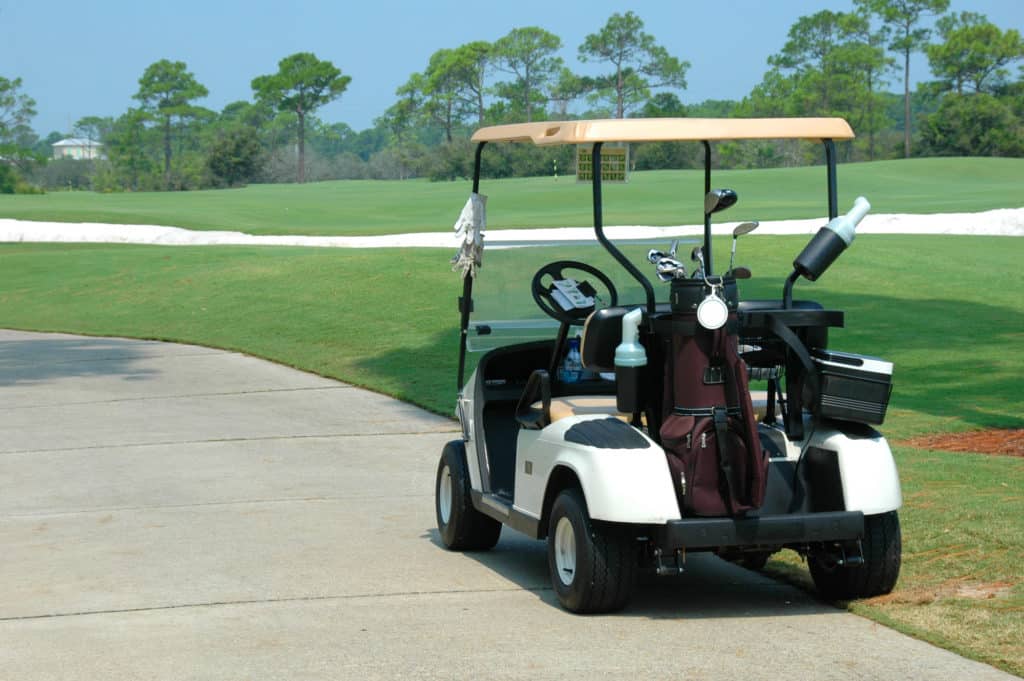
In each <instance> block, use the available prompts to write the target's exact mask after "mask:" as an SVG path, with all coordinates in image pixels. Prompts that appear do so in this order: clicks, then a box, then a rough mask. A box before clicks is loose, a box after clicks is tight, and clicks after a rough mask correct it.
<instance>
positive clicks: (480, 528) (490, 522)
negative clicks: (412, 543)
mask: <svg viewBox="0 0 1024 681" xmlns="http://www.w3.org/2000/svg"><path fill="white" fill-rule="evenodd" d="M434 511H435V514H436V516H437V531H438V532H439V533H440V535H441V541H443V542H444V545H445V546H446V547H448V548H449V549H451V550H452V551H486V550H487V549H491V548H493V547H494V545H495V544H497V543H498V536H499V535H500V534H501V523H499V522H498V521H497V520H495V519H494V518H491V517H490V516H487V515H484V514H483V513H481V512H480V511H478V510H476V509H475V508H474V507H473V498H472V496H471V494H470V487H469V471H468V470H467V469H466V446H465V445H464V444H463V443H462V442H460V441H458V440H455V441H453V442H449V443H448V444H447V445H445V447H444V451H443V452H442V453H441V461H440V462H439V463H438V464H437V479H436V481H435V484H434Z"/></svg>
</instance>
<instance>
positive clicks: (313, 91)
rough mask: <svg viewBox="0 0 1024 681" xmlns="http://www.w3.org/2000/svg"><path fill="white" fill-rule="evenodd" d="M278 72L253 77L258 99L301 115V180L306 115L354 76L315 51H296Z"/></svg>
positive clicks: (281, 63)
mask: <svg viewBox="0 0 1024 681" xmlns="http://www.w3.org/2000/svg"><path fill="white" fill-rule="evenodd" d="M277 66H278V70H277V73H274V74H270V75H266V76H258V77H256V78H254V79H253V80H252V89H253V92H254V93H255V95H256V99H257V100H258V101H260V102H266V103H267V104H270V105H272V106H274V107H276V108H277V109H278V110H279V111H289V112H292V113H294V114H295V115H296V116H297V117H298V142H299V167H298V181H299V182H300V183H301V182H304V181H305V179H306V115H307V114H310V113H312V112H313V111H315V110H316V109H318V108H320V107H321V106H323V105H324V104H327V103H328V102H331V101H334V100H335V99H337V98H338V97H340V96H341V94H342V93H343V92H344V91H345V89H346V88H347V87H348V84H349V83H350V82H351V80H352V78H351V77H350V76H345V75H342V73H341V69H339V68H337V67H336V66H334V64H332V63H331V62H329V61H326V60H325V61H321V60H319V59H317V58H316V55H314V54H313V53H312V52H297V53H295V54H293V55H291V56H290V57H285V58H284V59H282V60H281V61H279V62H278V64H277Z"/></svg>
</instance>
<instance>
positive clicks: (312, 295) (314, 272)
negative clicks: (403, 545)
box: [0, 175, 1024, 674]
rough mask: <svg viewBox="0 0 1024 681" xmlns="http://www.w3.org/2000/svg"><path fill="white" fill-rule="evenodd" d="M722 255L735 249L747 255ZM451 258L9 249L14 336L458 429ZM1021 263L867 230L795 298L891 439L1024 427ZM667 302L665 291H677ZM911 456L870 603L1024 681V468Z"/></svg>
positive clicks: (1000, 461)
mask: <svg viewBox="0 0 1024 681" xmlns="http://www.w3.org/2000/svg"><path fill="white" fill-rule="evenodd" d="M652 178H653V179H659V177H658V176H657V175H653V176H652ZM524 182H526V183H527V184H529V182H533V181H524ZM412 184H413V185H414V186H419V185H416V183H412ZM512 184H514V183H512ZM329 186H334V185H329ZM422 186H427V185H422ZM260 189H263V188H260ZM303 189H306V188H303ZM463 189H464V188H463ZM452 199H453V202H454V203H455V204H458V200H457V199H456V197H455V196H454V195H453V197H452ZM804 242H805V239H804V238H803V237H775V236H763V235H756V234H755V235H752V236H750V237H745V240H744V241H743V242H742V244H741V247H740V250H741V253H742V255H743V258H742V262H743V263H744V264H749V265H751V266H752V267H753V269H754V273H755V278H754V279H752V280H750V281H749V282H744V284H743V287H742V288H743V291H742V292H743V295H744V297H747V298H758V297H777V296H778V295H779V291H780V289H781V283H782V279H783V278H784V276H785V275H786V274H787V273H788V268H789V266H790V265H789V263H791V261H792V258H793V255H794V254H795V253H796V252H798V251H799V249H800V248H801V247H802V245H803V244H804ZM716 248H717V252H719V253H724V252H725V249H727V248H728V241H727V240H725V239H723V240H721V241H720V242H718V243H716ZM450 255H451V253H450V252H448V251H447V250H436V249H419V250H390V251H387V252H384V253H378V252H370V251H352V250H340V249H302V248H255V247H157V246H113V245H38V244H17V245H14V244H9V245H2V246H0V262H2V263H3V270H2V272H3V274H2V275H0V327H6V328H20V329H32V330H48V331H66V332H75V333H87V334H98V335H120V336H132V337H140V338H157V339H164V340H175V341H185V342H191V343H199V344H204V345H211V346H216V347H222V348H230V349H236V350H241V351H243V352H247V353H250V354H254V355H258V356H261V357H266V358H269V359H273V360H276V361H278V362H282V363H284V364H288V365H291V366H295V367H298V368H301V369H306V370H309V371H314V372H317V373H320V374H323V375H327V376H332V377H335V378H339V379H342V380H345V381H349V382H352V383H355V384H358V385H363V386H367V387H370V388H372V389H375V390H378V391H381V392H385V393H388V394H391V395H395V396H397V397H400V398H402V399H406V400H410V401H413V402H416V403H418V404H420V405H423V406H425V407H427V408H429V409H432V410H434V411H437V412H439V413H443V414H446V415H451V413H452V411H453V408H454V402H455V400H454V398H455V391H456V386H455V366H456V357H457V339H458V328H457V327H458V314H457V311H456V298H457V296H458V295H459V292H460V282H459V278H458V276H457V275H455V274H453V273H452V272H451V271H450V267H449V264H448V259H449V257H450ZM589 255H590V251H588V252H585V253H584V252H580V254H579V257H580V258H582V259H588V257H589ZM1022 256H1024V241H1021V240H1020V239H1015V238H1010V237H985V238H978V237H951V236H942V237H910V236H876V235H864V236H860V237H858V238H857V241H856V242H855V244H854V246H853V247H852V248H851V249H850V250H849V251H848V252H847V253H846V254H845V255H844V256H843V257H842V258H841V259H840V260H839V261H837V263H836V264H835V265H834V266H833V268H832V269H831V270H829V272H828V273H826V274H825V276H823V277H822V279H821V280H820V281H819V282H817V283H813V284H812V283H809V282H804V281H801V282H800V283H798V284H797V288H796V295H797V297H798V298H810V299H815V300H819V301H820V302H822V303H823V304H825V305H826V306H827V307H833V308H838V309H843V310H845V311H846V322H847V327H848V328H845V329H840V330H834V331H833V332H832V333H831V335H830V346H831V347H833V348H834V349H838V350H846V351H850V352H861V353H866V354H876V355H880V356H882V357H884V358H886V359H889V360H892V361H893V362H895V365H896V370H895V377H894V381H895V392H894V395H893V400H892V404H891V407H890V411H889V418H888V420H887V422H886V424H885V426H884V427H883V430H884V431H885V433H886V434H887V436H889V437H890V439H891V440H892V441H894V442H898V441H900V440H902V439H904V438H907V437H909V436H912V435H916V434H921V433H930V432H937V431H955V430H964V429H970V428H981V427H997V426H998V427H1017V428H1020V427H1024V390H1022V389H1021V382H1022V380H1024V353H1022V352H1021V348H1022V347H1024V299H1022V297H1021V295H1020V294H1021V292H1022V291H1024V274H1022V271H1021V269H1020V267H1019V261H1020V259H1021V257H1022ZM521 258H522V256H521V255H520V254H519V253H517V252H516V251H514V250H510V251H491V252H489V253H488V255H487V256H486V258H485V265H484V276H486V277H496V278H499V279H508V280H509V281H514V280H516V279H519V280H522V281H523V282H524V285H525V282H526V281H527V280H528V278H529V276H530V275H531V274H532V272H530V271H523V262H522V259H521ZM657 290H658V293H659V295H661V296H664V295H666V289H665V288H664V287H663V286H660V285H659V286H658V289H657ZM895 451H896V455H897V458H898V462H899V466H900V473H901V478H902V482H903V491H904V495H905V502H906V505H905V507H904V509H903V510H902V511H901V519H902V522H903V527H904V569H903V573H902V576H901V580H900V582H899V584H898V585H897V590H896V592H894V594H893V595H892V596H890V597H884V598H879V599H873V600H869V601H865V602H861V603H857V604H855V605H854V606H852V607H853V608H854V609H855V610H856V611H858V612H861V613H863V614H865V615H868V616H870V617H872V618H874V619H876V620H879V621H881V622H884V623H886V624H889V625H892V626H895V627H897V628H899V629H901V630H904V631H908V632H910V633H913V634H915V635H917V636H920V637H922V638H925V639H928V640H931V641H933V642H936V643H938V644H940V645H943V646H945V647H948V648H951V649H953V650H956V651H958V652H961V653H963V654H966V655H969V656H972V657H975V658H977V659H981V660H984V661H987V662H990V663H993V664H997V665H998V666H1000V667H1002V668H1004V669H1008V670H1010V671H1012V672H1014V673H1017V674H1021V673H1024V644H1022V639H1021V637H1020V635H1019V634H1020V631H1021V630H1022V627H1024V583H1022V579H1021V577H1022V575H1021V569H1020V566H1019V557H1020V556H1021V555H1024V524H1022V522H1021V518H1022V517H1024V494H1022V490H1024V460H1022V459H1019V458H1016V459H1015V458H1010V457H984V456H981V455H977V454H948V453H941V452H928V451H921V450H916V449H912V448H909V447H906V446H897V447H895ZM425 493H426V492H425ZM770 569H771V570H773V571H775V572H776V573H791V574H795V572H794V570H795V566H794V564H793V563H791V562H783V561H772V563H771V564H770ZM799 574H800V575H801V577H796V578H795V579H797V580H798V581H799V580H800V579H806V567H805V566H799ZM789 578H791V579H793V578H794V577H792V576H790V577H789ZM985 585H997V587H998V589H1000V591H999V595H998V596H997V597H994V598H991V599H985V600H981V601H979V600H977V597H976V596H974V595H972V594H974V593H976V592H978V589H980V588H981V587H983V586H985ZM975 587H977V588H975Z"/></svg>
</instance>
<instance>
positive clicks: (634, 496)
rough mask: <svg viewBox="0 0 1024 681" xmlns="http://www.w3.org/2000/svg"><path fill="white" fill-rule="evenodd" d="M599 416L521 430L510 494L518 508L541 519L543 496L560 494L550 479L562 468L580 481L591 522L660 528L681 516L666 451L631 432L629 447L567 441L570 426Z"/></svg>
mask: <svg viewBox="0 0 1024 681" xmlns="http://www.w3.org/2000/svg"><path fill="white" fill-rule="evenodd" d="M604 418H605V417H601V416H574V417H570V418H564V419H561V420H559V421H556V422H555V423H553V424H551V425H549V426H548V427H547V428H545V429H544V430H541V431H525V430H524V431H520V434H519V456H518V458H519V461H518V462H517V471H516V490H515V498H516V504H515V505H516V507H517V508H518V509H519V510H521V511H522V512H524V513H526V514H528V515H530V516H533V517H535V518H538V519H540V518H541V517H542V512H543V508H544V500H545V496H546V495H553V494H557V492H558V491H560V490H558V489H551V485H550V484H549V483H550V481H551V480H552V478H553V476H554V474H555V473H556V471H557V470H558V469H559V468H566V469H568V470H570V471H572V472H573V474H574V475H575V476H576V478H577V479H578V480H579V483H580V486H581V487H582V488H583V494H584V497H585V498H586V502H587V510H588V512H589V514H590V517H591V518H594V519H596V520H605V521H609V522H620V523H640V524H663V523H665V522H666V521H668V520H675V519H678V518H679V517H680V515H679V505H678V503H677V502H676V494H675V490H674V489H673V487H672V478H671V472H670V470H669V467H668V462H667V461H666V459H665V452H664V450H662V448H661V447H659V446H658V445H657V444H656V443H655V442H654V441H653V440H651V439H650V438H648V437H647V436H646V435H644V434H643V433H641V432H640V431H639V430H636V429H632V432H633V434H635V436H634V437H632V440H633V442H632V446H628V447H613V446H609V444H621V443H608V442H598V443H596V444H595V445H589V444H583V443H581V442H578V441H573V439H572V437H569V438H568V439H567V437H566V434H567V433H568V432H569V430H570V429H571V428H573V426H576V425H578V424H581V423H583V422H585V421H594V420H602V419H604ZM528 471H529V472H528ZM554 477H555V479H560V478H561V476H554Z"/></svg>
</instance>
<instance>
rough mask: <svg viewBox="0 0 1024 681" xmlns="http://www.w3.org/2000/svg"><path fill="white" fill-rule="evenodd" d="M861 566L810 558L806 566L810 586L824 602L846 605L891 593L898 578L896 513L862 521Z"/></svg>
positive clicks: (897, 523) (897, 522)
mask: <svg viewBox="0 0 1024 681" xmlns="http://www.w3.org/2000/svg"><path fill="white" fill-rule="evenodd" d="M861 546H862V548H863V554H864V563H863V564H861V565H851V566H845V565H837V564H836V563H835V561H834V560H831V559H828V558H825V557H823V556H812V557H811V559H810V561H808V562H809V564H810V569H811V577H812V578H813V579H814V585H815V586H816V587H817V588H818V593H820V594H821V595H822V596H823V597H824V598H827V599H829V600H837V601H848V600H852V599H854V598H870V597H871V596H880V595H882V594H887V593H889V592H890V591H892V589H893V587H894V586H896V579H897V578H898V577H899V575H900V563H901V560H902V558H901V557H902V551H903V548H902V541H901V538H900V519H899V516H898V515H897V513H896V511H890V512H889V513H882V514H880V515H869V516H865V517H864V539H863V540H862V541H861Z"/></svg>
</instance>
